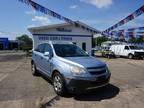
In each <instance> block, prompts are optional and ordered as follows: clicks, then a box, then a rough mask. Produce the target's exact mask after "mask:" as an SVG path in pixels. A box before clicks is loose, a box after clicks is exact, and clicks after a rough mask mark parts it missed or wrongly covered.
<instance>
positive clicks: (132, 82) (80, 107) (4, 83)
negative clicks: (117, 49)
mask: <svg viewBox="0 0 144 108" xmlns="http://www.w3.org/2000/svg"><path fill="white" fill-rule="evenodd" d="M98 59H101V60H103V61H105V62H106V63H107V64H108V65H109V67H110V70H111V73H112V77H111V82H110V84H109V85H108V86H107V87H105V88H101V89H97V90H93V91H91V92H88V93H85V94H81V95H68V96H66V97H59V96H57V95H56V94H55V93H54V91H53V87H52V85H51V84H50V83H49V81H48V80H47V79H45V78H42V77H33V76H32V75H31V69H30V57H25V55H24V54H23V53H13V54H0V108H40V107H41V108H49V107H50V108H143V106H144V60H129V59H124V58H117V59H105V58H98Z"/></svg>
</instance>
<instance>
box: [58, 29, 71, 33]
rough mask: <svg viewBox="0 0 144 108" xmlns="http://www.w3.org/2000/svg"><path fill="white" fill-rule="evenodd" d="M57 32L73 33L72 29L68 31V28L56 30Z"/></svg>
mask: <svg viewBox="0 0 144 108" xmlns="http://www.w3.org/2000/svg"><path fill="white" fill-rule="evenodd" d="M56 30H57V31H59V32H72V30H71V29H66V28H56Z"/></svg>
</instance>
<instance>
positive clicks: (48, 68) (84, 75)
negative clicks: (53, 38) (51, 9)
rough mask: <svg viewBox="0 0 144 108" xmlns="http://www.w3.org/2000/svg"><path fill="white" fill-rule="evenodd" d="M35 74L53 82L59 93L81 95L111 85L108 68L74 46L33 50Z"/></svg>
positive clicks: (53, 45)
mask: <svg viewBox="0 0 144 108" xmlns="http://www.w3.org/2000/svg"><path fill="white" fill-rule="evenodd" d="M31 67H32V74H33V75H38V74H43V75H45V76H46V77H48V78H50V79H51V80H52V83H53V87H54V90H55V92H56V93H57V94H58V95H63V94H64V93H66V91H72V92H79V91H81V90H88V89H93V88H98V87H103V86H105V85H107V84H108V83H109V80H110V76H111V74H110V72H109V69H108V67H107V65H106V64H105V63H103V62H101V61H100V60H98V59H96V58H95V57H92V56H89V55H88V54H87V53H86V52H85V51H84V50H82V49H81V48H79V47H78V46H76V45H73V44H72V43H64V42H63V43H57V42H48V43H42V44H40V45H38V46H37V48H35V49H34V50H33V54H32V61H31Z"/></svg>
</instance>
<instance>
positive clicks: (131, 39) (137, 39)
mask: <svg viewBox="0 0 144 108" xmlns="http://www.w3.org/2000/svg"><path fill="white" fill-rule="evenodd" d="M129 42H130V43H143V42H144V40H143V37H139V38H135V37H133V38H130V39H129Z"/></svg>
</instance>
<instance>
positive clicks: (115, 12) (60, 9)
mask: <svg viewBox="0 0 144 108" xmlns="http://www.w3.org/2000/svg"><path fill="white" fill-rule="evenodd" d="M34 1H36V2H37V3H39V4H41V5H43V6H45V7H47V8H49V9H51V10H53V11H55V12H57V13H59V14H61V15H63V16H65V17H68V18H71V19H72V20H79V21H82V22H84V23H86V24H88V25H90V26H92V27H95V28H96V29H98V30H101V31H103V30H105V29H107V28H108V27H110V26H112V25H113V24H115V23H117V22H118V21H120V20H121V19H123V18H124V17H126V16H128V15H129V14H131V13H132V12H134V11H135V10H136V9H138V8H139V7H141V6H142V5H143V4H144V0H34ZM0 14H1V15H0V37H9V38H10V39H14V38H15V36H16V35H17V34H21V33H28V34H29V32H28V31H27V28H28V27H33V26H40V25H48V24H54V23H61V22H62V21H59V20H57V19H55V18H52V17H51V16H47V15H44V14H42V13H40V12H35V11H34V10H33V9H32V8H31V7H30V6H27V5H25V4H22V3H21V2H19V1H18V0H0ZM138 26H144V15H141V16H139V17H138V18H136V19H135V20H133V21H131V22H129V23H127V24H125V25H124V26H122V27H120V28H130V27H138ZM120 28H119V29H120Z"/></svg>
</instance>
